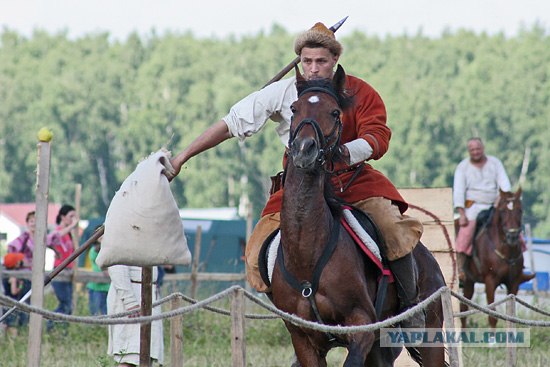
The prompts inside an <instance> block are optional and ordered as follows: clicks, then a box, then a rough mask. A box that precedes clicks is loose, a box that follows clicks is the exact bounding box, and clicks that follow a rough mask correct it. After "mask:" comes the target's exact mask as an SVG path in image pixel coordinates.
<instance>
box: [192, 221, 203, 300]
mask: <svg viewBox="0 0 550 367" xmlns="http://www.w3.org/2000/svg"><path fill="white" fill-rule="evenodd" d="M201 237H202V227H201V226H198V227H197V233H196V234H195V250H194V253H193V265H191V298H193V299H196V298H197V273H198V271H199V260H200V256H201V241H202V238H201Z"/></svg>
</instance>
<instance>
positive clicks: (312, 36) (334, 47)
mask: <svg viewBox="0 0 550 367" xmlns="http://www.w3.org/2000/svg"><path fill="white" fill-rule="evenodd" d="M304 47H313V48H315V47H324V48H327V49H328V50H329V51H330V52H331V53H332V54H334V55H336V56H340V55H341V54H342V45H341V44H340V42H338V41H337V40H336V37H335V36H334V32H332V31H331V30H330V29H328V28H327V27H326V26H325V25H324V24H323V23H320V22H319V23H316V24H315V25H314V26H313V27H311V29H309V30H307V31H305V32H304V33H302V34H300V35H299V36H298V37H297V38H296V41H295V42H294V52H296V55H300V53H301V52H302V48H304Z"/></svg>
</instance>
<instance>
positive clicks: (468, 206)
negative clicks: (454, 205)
mask: <svg viewBox="0 0 550 367" xmlns="http://www.w3.org/2000/svg"><path fill="white" fill-rule="evenodd" d="M474 203H475V201H473V200H468V199H466V201H465V202H464V207H465V208H466V209H468V208H471V207H472V205H474Z"/></svg>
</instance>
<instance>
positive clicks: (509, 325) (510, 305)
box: [506, 297, 517, 367]
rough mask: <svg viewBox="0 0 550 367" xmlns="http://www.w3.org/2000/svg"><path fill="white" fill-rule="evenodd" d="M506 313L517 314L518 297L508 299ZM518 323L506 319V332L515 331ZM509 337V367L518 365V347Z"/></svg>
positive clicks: (507, 351)
mask: <svg viewBox="0 0 550 367" xmlns="http://www.w3.org/2000/svg"><path fill="white" fill-rule="evenodd" d="M506 315H508V316H516V299H515V297H512V298H511V299H509V300H507V301H506ZM515 330H516V325H515V324H514V323H513V322H512V321H506V334H508V333H509V332H514V331H515ZM508 339H509V338H506V365H507V366H508V367H516V366H517V349H516V344H515V343H510V342H509V340H508Z"/></svg>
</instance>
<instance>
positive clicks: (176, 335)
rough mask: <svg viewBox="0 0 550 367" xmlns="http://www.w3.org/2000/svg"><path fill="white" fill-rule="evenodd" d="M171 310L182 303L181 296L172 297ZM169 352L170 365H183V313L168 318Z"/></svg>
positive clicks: (177, 366)
mask: <svg viewBox="0 0 550 367" xmlns="http://www.w3.org/2000/svg"><path fill="white" fill-rule="evenodd" d="M171 304H172V311H173V310H176V309H178V308H180V307H182V305H183V301H182V299H181V298H179V297H177V298H174V299H172V302H171ZM170 354H171V362H172V367H181V366H183V315H178V316H176V317H172V318H171V319H170Z"/></svg>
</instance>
